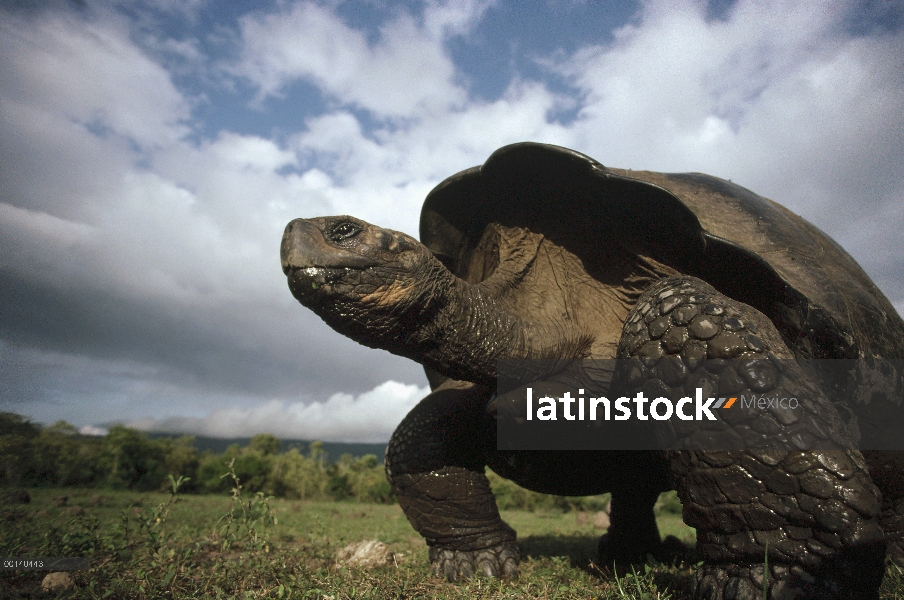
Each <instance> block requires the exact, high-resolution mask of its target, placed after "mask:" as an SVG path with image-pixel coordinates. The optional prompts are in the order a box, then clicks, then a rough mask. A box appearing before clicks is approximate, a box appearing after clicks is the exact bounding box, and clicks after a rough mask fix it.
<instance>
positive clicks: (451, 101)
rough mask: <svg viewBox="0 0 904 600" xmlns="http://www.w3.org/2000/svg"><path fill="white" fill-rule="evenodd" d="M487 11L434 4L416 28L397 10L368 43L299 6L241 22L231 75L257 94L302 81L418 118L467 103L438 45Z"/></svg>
mask: <svg viewBox="0 0 904 600" xmlns="http://www.w3.org/2000/svg"><path fill="white" fill-rule="evenodd" d="M485 9H486V3H485V2H474V1H470V2H460V3H459V2H448V3H438V2H431V3H428V5H427V7H426V9H425V15H424V17H423V20H422V22H421V23H419V22H418V21H417V20H416V19H415V18H414V17H413V16H412V15H411V14H409V13H407V12H399V13H398V16H397V17H396V18H394V19H392V20H390V21H389V22H387V23H385V24H384V25H383V26H382V27H381V28H380V33H379V38H378V39H377V41H376V42H375V43H371V42H370V41H369V40H368V39H367V35H366V34H365V32H363V31H361V30H358V29H354V28H352V27H350V26H348V25H346V24H345V23H343V22H342V20H341V19H340V18H339V17H338V16H337V15H336V13H334V12H333V11H332V10H330V9H329V8H327V7H325V6H320V5H318V4H315V3H312V2H296V3H293V4H290V5H288V6H286V7H285V8H283V9H280V10H278V11H275V12H272V13H268V14H258V15H249V16H245V17H243V18H242V19H241V20H240V23H241V35H242V41H243V44H244V48H243V51H242V60H241V62H240V63H239V64H238V65H237V66H236V67H235V69H234V71H235V73H237V74H240V75H242V76H244V77H246V78H248V79H250V80H251V81H252V82H253V83H254V84H256V85H257V86H258V87H259V90H260V94H261V95H262V96H268V95H276V94H280V93H282V91H283V90H284V88H285V87H286V86H287V85H288V84H289V83H291V82H292V81H294V80H296V79H304V80H308V81H310V82H311V83H313V84H315V85H316V86H317V87H319V88H320V89H321V90H322V91H323V92H324V93H326V94H328V95H329V96H330V97H332V98H334V99H336V100H338V101H339V102H341V103H343V104H351V105H354V106H357V107H360V108H364V109H366V110H369V111H372V112H373V113H374V114H376V115H378V116H380V117H395V118H404V119H411V118H416V117H418V116H421V115H422V114H423V113H430V112H434V111H442V110H446V109H448V108H451V107H460V106H462V104H463V103H464V101H465V98H466V93H465V90H463V89H462V88H461V87H460V86H459V85H457V84H456V83H455V75H456V69H455V65H454V64H453V63H452V61H451V59H450V58H449V56H448V54H447V53H446V52H445V51H444V49H443V46H442V43H441V42H442V40H443V39H444V38H446V37H447V36H449V35H453V34H461V33H464V32H465V31H467V29H468V27H469V26H470V25H472V24H473V23H475V22H476V21H477V19H478V18H479V16H480V14H481V13H482V12H483V11H484V10H485Z"/></svg>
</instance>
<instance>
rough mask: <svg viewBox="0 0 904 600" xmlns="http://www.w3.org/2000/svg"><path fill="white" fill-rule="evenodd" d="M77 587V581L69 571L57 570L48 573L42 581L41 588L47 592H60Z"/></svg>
mask: <svg viewBox="0 0 904 600" xmlns="http://www.w3.org/2000/svg"><path fill="white" fill-rule="evenodd" d="M73 587H75V582H74V581H72V577H71V576H70V575H69V573H65V572H57V573H48V574H47V576H46V577H44V580H43V581H41V589H42V590H43V591H45V592H59V591H62V590H68V589H71V588H73Z"/></svg>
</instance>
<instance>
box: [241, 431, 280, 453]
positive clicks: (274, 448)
mask: <svg viewBox="0 0 904 600" xmlns="http://www.w3.org/2000/svg"><path fill="white" fill-rule="evenodd" d="M249 447H250V448H251V450H253V451H255V452H260V453H261V454H263V455H264V456H270V455H272V454H279V451H280V450H282V442H281V441H279V438H278V437H276V436H275V435H273V434H270V433H259V434H257V435H256V436H254V437H253V438H251V444H250V446H249Z"/></svg>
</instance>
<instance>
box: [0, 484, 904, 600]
mask: <svg viewBox="0 0 904 600" xmlns="http://www.w3.org/2000/svg"><path fill="white" fill-rule="evenodd" d="M29 491H30V493H31V497H32V501H31V503H30V504H27V505H18V506H5V507H0V519H2V521H0V556H20V557H26V556H31V557H35V556H78V555H88V556H90V557H91V567H92V568H91V570H90V571H78V572H74V573H73V575H74V577H75V581H76V584H77V586H78V587H77V588H76V589H74V590H70V591H68V592H63V593H61V594H60V595H59V597H64V598H67V597H68V598H138V599H141V598H198V597H205V598H236V597H237V598H311V599H317V600H340V599H352V598H355V599H357V598H406V599H411V598H449V599H471V598H488V599H489V598H492V599H503V598H505V599H513V598H545V599H563V600H564V599H577V598H582V599H583V598H602V599H616V598H619V599H626V598H637V599H640V598H644V599H649V600H655V599H657V598H673V599H677V600H681V599H685V598H688V595H687V590H688V586H689V582H690V577H691V573H692V571H691V568H687V567H685V568H675V567H667V566H663V565H655V566H652V567H650V566H648V567H646V568H644V569H642V570H641V571H640V572H638V573H629V574H626V575H622V574H619V577H618V578H615V577H613V576H612V575H611V574H609V573H603V572H601V571H600V570H599V569H598V568H597V567H596V566H595V565H594V564H593V563H592V562H591V561H592V560H593V558H594V555H595V552H596V543H597V539H598V537H599V535H600V533H602V532H600V531H597V530H594V529H593V528H592V526H591V525H588V524H585V525H582V524H579V520H578V517H577V513H574V512H569V513H562V512H551V511H546V512H544V511H538V512H526V511H503V518H504V519H505V520H506V521H508V522H509V523H510V524H511V525H512V526H513V527H515V528H516V529H517V530H518V533H519V540H520V547H521V550H522V554H523V555H524V561H523V562H522V568H521V577H520V578H519V579H518V580H517V581H513V582H509V581H500V580H489V579H484V578H474V579H471V580H469V581H467V582H464V583H460V584H450V583H447V582H445V581H444V580H440V579H437V578H434V577H432V576H431V574H430V568H429V565H428V563H427V547H426V544H425V543H424V541H423V539H422V538H421V537H420V536H419V535H417V533H416V532H415V531H414V530H413V529H412V528H411V526H410V525H409V524H408V522H407V520H406V519H405V517H404V515H403V514H402V511H401V509H400V508H399V507H398V506H395V505H379V504H360V503H352V502H310V501H304V502H302V501H293V500H280V499H269V500H268V499H265V498H264V497H263V496H260V495H256V496H255V495H252V496H247V495H245V496H243V497H233V498H230V497H229V496H177V497H173V496H171V495H169V494H159V493H132V492H115V491H98V490H82V489H74V488H65V489H33V490H29ZM63 495H65V496H68V500H67V502H66V505H65V506H56V505H55V503H54V499H55V498H58V497H60V496H63ZM76 507H78V508H76ZM274 520H275V522H274ZM659 525H660V529H661V530H662V532H663V534H664V535H665V534H669V533H671V534H673V535H676V536H677V537H679V538H680V539H684V540H686V541H692V540H693V533H694V532H693V530H692V529H690V528H688V527H686V526H685V525H683V524H682V523H681V521H680V518H679V517H678V516H677V515H673V514H663V515H662V516H661V517H660V522H659ZM373 538H376V539H379V540H380V541H382V542H384V543H386V544H388V545H389V546H390V548H391V550H392V552H393V553H395V554H396V557H397V559H398V561H397V564H394V565H392V566H388V567H384V568H380V569H372V570H361V569H353V568H340V569H336V568H335V567H334V565H333V558H332V557H333V556H334V554H335V553H336V551H337V550H339V549H340V548H342V547H343V546H345V545H347V544H348V543H351V542H356V541H361V540H365V539H373ZM45 574H46V573H45V572H42V571H17V572H10V571H5V572H0V590H2V591H0V597H2V598H37V597H42V598H43V597H45V596H43V595H41V594H40V593H39V592H38V591H37V590H38V588H39V585H40V581H41V579H42V578H43V576H44V575H45ZM895 590H897V591H895ZM901 590H904V578H902V575H901V572H900V570H895V568H894V567H890V568H889V573H888V576H887V577H886V583H885V586H884V591H883V595H882V597H883V598H904V593H902V591H901Z"/></svg>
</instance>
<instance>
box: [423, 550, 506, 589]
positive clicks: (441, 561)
mask: <svg viewBox="0 0 904 600" xmlns="http://www.w3.org/2000/svg"><path fill="white" fill-rule="evenodd" d="M520 558H521V555H520V553H519V552H518V546H517V544H515V543H514V542H505V543H502V544H499V545H498V546H491V547H490V548H484V549H482V550H470V551H468V550H449V549H446V548H440V547H438V546H433V547H432V548H430V562H431V564H432V565H433V574H434V575H435V576H436V577H445V579H446V580H447V581H451V582H457V581H461V580H463V579H469V578H471V577H473V576H474V575H475V574H478V575H482V576H484V577H503V578H505V579H514V578H517V577H518V562H519V561H520Z"/></svg>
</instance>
